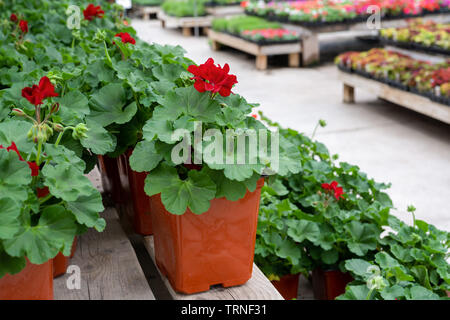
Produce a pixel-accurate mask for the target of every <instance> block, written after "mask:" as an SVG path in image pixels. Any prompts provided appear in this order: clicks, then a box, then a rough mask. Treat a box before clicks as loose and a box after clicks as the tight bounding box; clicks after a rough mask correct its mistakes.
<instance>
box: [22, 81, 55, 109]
mask: <svg viewBox="0 0 450 320" xmlns="http://www.w3.org/2000/svg"><path fill="white" fill-rule="evenodd" d="M57 96H58V94H57V93H56V92H55V87H54V86H53V84H52V83H51V82H50V79H49V78H48V77H46V76H44V77H42V78H41V80H39V86H37V85H35V84H34V85H33V86H32V87H25V88H23V89H22V97H24V98H26V99H27V100H28V101H30V103H31V104H33V105H35V106H38V105H40V104H42V100H44V99H46V98H48V97H57Z"/></svg>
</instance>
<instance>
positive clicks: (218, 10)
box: [206, 5, 244, 17]
mask: <svg viewBox="0 0 450 320" xmlns="http://www.w3.org/2000/svg"><path fill="white" fill-rule="evenodd" d="M206 12H208V13H209V14H210V15H213V16H215V17H224V16H232V15H237V14H243V13H244V8H243V7H241V6H240V5H234V6H215V7H208V6H207V7H206Z"/></svg>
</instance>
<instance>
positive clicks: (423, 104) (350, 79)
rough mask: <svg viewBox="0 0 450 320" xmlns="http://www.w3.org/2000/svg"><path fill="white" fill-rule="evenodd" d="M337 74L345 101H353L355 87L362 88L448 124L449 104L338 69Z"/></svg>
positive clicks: (449, 115)
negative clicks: (342, 85) (341, 84)
mask: <svg viewBox="0 0 450 320" xmlns="http://www.w3.org/2000/svg"><path fill="white" fill-rule="evenodd" d="M338 76H339V79H340V80H342V82H343V84H344V88H343V89H344V98H343V100H344V102H345V103H353V102H355V88H362V89H365V90H367V91H369V92H372V93H374V94H376V95H377V96H378V97H380V98H383V99H385V100H388V101H390V102H393V103H395V104H398V105H400V106H402V107H405V108H408V109H411V110H414V111H416V112H419V113H422V114H425V115H427V116H429V117H432V118H434V119H438V120H440V121H442V122H445V123H448V124H450V107H449V106H446V105H443V104H440V103H437V102H434V101H431V100H430V99H428V98H426V97H423V96H420V95H417V94H414V93H411V92H408V91H404V90H401V89H397V88H394V87H391V86H389V85H387V84H384V83H381V82H379V81H376V80H372V79H367V78H365V77H362V76H360V75H357V74H350V73H347V72H343V71H339V74H338Z"/></svg>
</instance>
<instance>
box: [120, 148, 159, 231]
mask: <svg viewBox="0 0 450 320" xmlns="http://www.w3.org/2000/svg"><path fill="white" fill-rule="evenodd" d="M132 153H133V150H132V149H130V150H128V152H127V154H126V163H127V169H128V172H127V173H128V175H127V176H128V185H129V189H130V192H129V196H130V202H131V210H129V211H128V212H129V213H130V215H129V217H130V220H131V221H132V223H133V228H134V232H136V233H137V234H140V235H144V236H148V235H151V234H153V228H152V218H151V215H150V212H151V210H150V197H149V196H147V194H146V193H145V191H144V185H145V178H146V177H147V173H146V172H136V171H133V170H132V169H131V167H130V165H129V159H130V156H131V154H132Z"/></svg>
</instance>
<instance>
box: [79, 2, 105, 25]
mask: <svg viewBox="0 0 450 320" xmlns="http://www.w3.org/2000/svg"><path fill="white" fill-rule="evenodd" d="M104 14H105V11H103V10H102V7H100V6H94V5H93V4H92V3H91V4H89V5H88V6H87V8H86V9H84V10H83V15H84V19H86V20H89V21H91V20H92V19H94V18H95V17H97V18H103V15H104Z"/></svg>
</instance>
